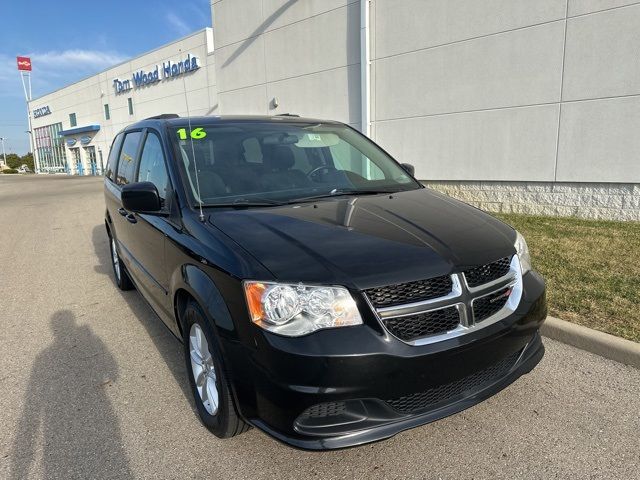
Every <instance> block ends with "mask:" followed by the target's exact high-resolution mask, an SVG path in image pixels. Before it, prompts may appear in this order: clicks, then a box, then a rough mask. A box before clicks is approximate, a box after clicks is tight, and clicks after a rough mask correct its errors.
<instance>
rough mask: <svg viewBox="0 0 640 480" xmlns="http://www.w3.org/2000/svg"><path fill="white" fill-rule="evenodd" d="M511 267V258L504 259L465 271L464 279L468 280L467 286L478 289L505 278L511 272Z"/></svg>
mask: <svg viewBox="0 0 640 480" xmlns="http://www.w3.org/2000/svg"><path fill="white" fill-rule="evenodd" d="M510 266H511V257H504V258H501V259H500V260H496V261H495V262H492V263H487V264H486V265H481V266H479V267H473V268H470V269H469V270H465V271H464V278H465V279H466V280H467V285H469V286H470V287H477V286H480V285H482V284H483V283H489V282H492V281H493V280H497V279H498V278H500V277H504V276H505V275H506V274H507V273H508V272H509V268H510Z"/></svg>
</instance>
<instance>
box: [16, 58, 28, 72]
mask: <svg viewBox="0 0 640 480" xmlns="http://www.w3.org/2000/svg"><path fill="white" fill-rule="evenodd" d="M16 61H17V62H18V70H24V71H27V72H30V71H31V59H30V58H29V57H16Z"/></svg>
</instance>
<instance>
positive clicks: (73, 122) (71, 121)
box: [69, 113, 78, 127]
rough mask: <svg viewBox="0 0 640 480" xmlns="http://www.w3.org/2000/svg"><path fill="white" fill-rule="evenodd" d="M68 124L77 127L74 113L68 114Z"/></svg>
mask: <svg viewBox="0 0 640 480" xmlns="http://www.w3.org/2000/svg"><path fill="white" fill-rule="evenodd" d="M69 123H70V124H71V126H72V127H75V126H76V125H78V122H77V120H76V114H75V113H70V114H69Z"/></svg>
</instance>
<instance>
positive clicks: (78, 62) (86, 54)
mask: <svg viewBox="0 0 640 480" xmlns="http://www.w3.org/2000/svg"><path fill="white" fill-rule="evenodd" d="M27 56H30V57H31V62H32V64H33V68H34V70H35V69H37V68H38V67H43V68H47V69H49V68H53V69H64V68H69V67H73V68H76V69H79V70H101V69H104V68H108V67H111V66H113V65H115V64H117V63H120V62H123V61H124V60H125V59H126V57H125V56H124V55H120V54H118V53H115V52H108V51H104V52H103V51H99V50H79V49H73V50H63V51H55V50H52V51H49V52H41V53H38V52H34V53H31V54H30V55H27Z"/></svg>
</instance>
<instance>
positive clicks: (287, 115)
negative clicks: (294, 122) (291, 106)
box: [276, 113, 300, 117]
mask: <svg viewBox="0 0 640 480" xmlns="http://www.w3.org/2000/svg"><path fill="white" fill-rule="evenodd" d="M299 116H300V115H296V114H295V113H278V114H277V115H276V117H299Z"/></svg>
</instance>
